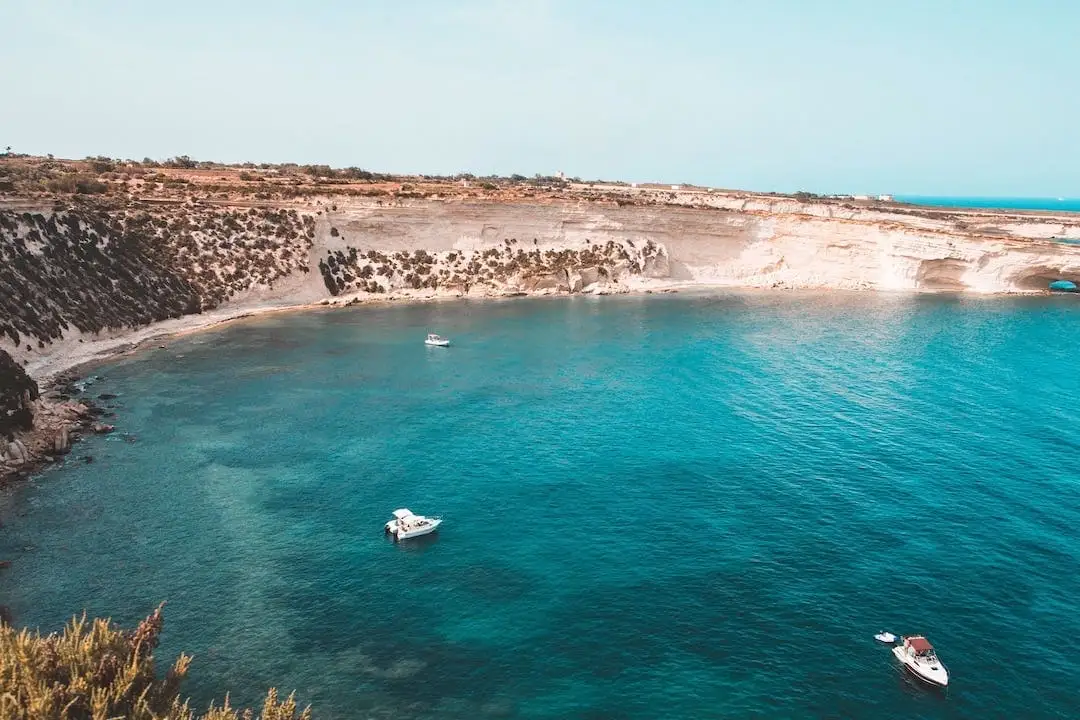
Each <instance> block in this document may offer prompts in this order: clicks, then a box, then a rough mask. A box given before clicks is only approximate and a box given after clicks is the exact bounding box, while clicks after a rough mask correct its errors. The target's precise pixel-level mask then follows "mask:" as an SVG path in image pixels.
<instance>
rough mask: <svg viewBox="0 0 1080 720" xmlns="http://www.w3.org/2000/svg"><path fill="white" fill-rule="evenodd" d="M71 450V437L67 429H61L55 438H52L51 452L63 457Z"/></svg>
mask: <svg viewBox="0 0 1080 720" xmlns="http://www.w3.org/2000/svg"><path fill="white" fill-rule="evenodd" d="M70 450H71V437H70V435H69V434H68V429H67V428H61V429H60V432H58V433H56V437H54V438H53V452H55V453H56V454H58V455H63V454H64V453H67V452H68V451H70Z"/></svg>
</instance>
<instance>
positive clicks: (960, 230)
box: [318, 193, 1080, 293]
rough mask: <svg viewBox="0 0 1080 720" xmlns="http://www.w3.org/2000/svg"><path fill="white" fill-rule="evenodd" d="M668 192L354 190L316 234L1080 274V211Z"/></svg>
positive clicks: (722, 272)
mask: <svg viewBox="0 0 1080 720" xmlns="http://www.w3.org/2000/svg"><path fill="white" fill-rule="evenodd" d="M667 200H668V204H664V205H657V204H655V203H652V204H649V203H636V202H635V200H634V196H633V195H628V196H627V197H626V198H625V199H624V200H621V201H620V202H619V203H615V202H608V203H596V202H590V203H547V204H544V203H533V204H528V203H491V202H486V203H485V202H430V201H428V202H410V203H398V204H395V205H385V206H365V205H363V204H354V205H352V206H349V207H345V208H342V209H339V210H337V211H336V212H331V213H329V214H328V216H327V218H326V221H327V222H328V223H329V224H330V225H331V226H332V227H333V228H334V229H335V231H336V232H337V233H338V235H337V236H334V237H326V238H321V239H320V241H319V243H318V244H319V245H321V246H322V247H325V248H326V252H327V253H329V254H334V253H337V252H348V248H349V247H353V248H356V249H357V250H358V252H363V251H365V250H369V251H370V250H374V251H377V252H379V253H383V254H387V253H389V254H393V253H394V252H399V251H404V252H416V251H418V250H423V251H425V252H428V253H433V252H435V253H443V256H444V257H445V256H446V254H447V253H449V252H451V251H458V252H467V253H468V252H481V253H483V252H490V251H491V250H493V249H494V250H496V251H498V252H500V253H506V252H509V253H511V254H512V255H513V256H517V255H518V253H519V252H521V251H524V252H528V251H530V250H532V249H536V248H539V249H540V250H541V251H542V252H543V251H546V250H552V251H556V252H557V251H561V250H567V249H582V248H589V247H593V248H595V247H607V246H608V244H609V243H614V244H615V245H619V246H623V247H625V248H627V249H630V248H631V247H636V248H641V247H643V246H644V245H645V244H646V243H652V244H653V245H654V246H655V247H657V248H660V249H662V251H663V254H664V256H665V258H666V261H667V262H666V263H665V265H664V267H663V268H661V267H659V266H658V267H655V268H653V269H652V270H651V271H649V272H645V273H642V274H643V275H647V276H649V277H651V278H653V279H657V278H664V279H667V280H669V281H672V282H680V283H699V284H711V285H728V286H743V287H784V288H841V289H877V290H913V291H920V290H922V291H926V290H965V291H974V292H985V293H1009V292H1036V291H1045V290H1046V288H1047V285H1048V284H1049V282H1051V281H1052V280H1055V279H1068V280H1074V281H1075V280H1080V244H1077V243H1070V242H1068V241H1067V240H1062V239H1060V238H1080V219H1076V220H1073V219H1071V218H1065V219H1061V218H1054V217H1040V216H1032V215H1019V216H1016V215H1009V214H1006V213H977V212H961V211H941V210H927V209H918V208H893V209H881V208H858V207H854V206H852V207H846V206H843V205H838V204H835V203H831V204H830V203H800V202H797V201H794V200H775V201H773V200H762V199H755V198H743V199H739V198H733V197H730V196H726V195H712V194H707V193H695V194H689V193H671V194H670V197H669V198H667ZM323 259H324V260H325V259H326V257H325V256H323ZM481 265H483V263H481ZM481 272H486V271H485V270H483V268H481Z"/></svg>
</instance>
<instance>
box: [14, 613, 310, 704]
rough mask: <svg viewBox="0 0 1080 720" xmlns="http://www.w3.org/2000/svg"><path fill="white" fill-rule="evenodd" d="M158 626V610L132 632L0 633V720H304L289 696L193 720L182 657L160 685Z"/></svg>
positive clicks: (96, 628) (76, 628) (75, 627)
mask: <svg viewBox="0 0 1080 720" xmlns="http://www.w3.org/2000/svg"><path fill="white" fill-rule="evenodd" d="M162 625H163V618H162V614H161V608H160V607H159V608H158V609H157V610H155V611H154V613H153V614H152V615H150V616H149V617H147V618H146V619H145V620H143V621H142V622H141V623H139V626H138V627H137V628H135V630H134V631H124V630H122V629H120V628H117V627H116V626H114V625H113V624H112V623H111V622H110V621H109V620H87V619H86V616H85V615H84V616H83V617H82V618H73V619H72V620H71V622H70V623H68V625H67V627H66V628H64V631H63V632H62V633H53V634H51V635H45V636H42V635H41V634H40V633H39V632H34V633H31V632H30V631H29V630H16V629H14V628H12V627H11V626H8V625H0V720H83V719H86V720H114V719H120V718H130V719H131V720H197V719H201V720H241V719H242V720H255V718H260V720H310V718H311V713H310V709H304V710H303V711H301V712H299V713H298V711H297V706H296V700H295V698H294V697H293V696H292V695H290V696H289V697H288V698H286V699H285V700H279V699H278V696H277V692H276V691H275V690H270V692H269V693H267V696H266V700H265V702H264V704H263V707H262V710H261V711H260V712H259V713H258V714H256V713H255V712H254V711H252V710H237V709H234V708H232V707H230V706H229V700H228V697H226V698H225V703H224V704H223V705H222V706H221V707H217V706H214V705H211V707H210V709H209V710H208V711H207V712H206V713H205V714H203V715H196V714H195V713H194V711H192V710H191V708H189V707H188V704H187V702H182V701H181V700H180V683H181V682H182V681H183V679H184V676H185V675H186V674H187V671H188V667H189V666H190V665H191V657H190V656H188V655H181V656H180V657H179V658H178V659H177V660H176V662H175V663H174V664H173V666H172V668H171V669H170V670H169V671H168V672H167V673H165V677H164V678H163V679H159V678H158V677H157V673H156V672H155V669H154V649H155V648H156V647H157V645H158V636H159V635H160V634H161V629H162Z"/></svg>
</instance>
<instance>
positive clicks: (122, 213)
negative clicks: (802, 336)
mask: <svg viewBox="0 0 1080 720" xmlns="http://www.w3.org/2000/svg"><path fill="white" fill-rule="evenodd" d="M589 192H591V193H594V195H595V196H593V195H588V194H585V195H582V197H580V198H578V199H577V200H574V199H573V198H571V197H569V196H568V195H567V194H566V192H565V191H560V193H561V194H559V195H558V196H557V197H546V198H544V197H540V198H536V199H530V200H517V201H510V200H497V201H496V200H490V199H466V198H460V197H458V198H448V199H441V200H440V199H436V198H430V197H429V198H426V199H416V198H402V197H398V198H394V199H388V200H386V199H382V198H378V199H376V198H370V197H354V196H349V197H338V196H329V197H322V198H320V197H311V198H301V199H296V200H293V201H284V200H277V201H273V204H271V203H270V202H269V201H247V202H246V204H245V203H241V202H235V201H232V203H231V204H230V201H226V200H217V201H214V200H210V199H205V198H204V199H202V200H200V201H196V200H195V199H192V198H189V199H188V200H186V201H179V200H167V201H166V200H161V201H150V200H133V199H131V198H128V199H126V200H121V199H113V200H96V201H90V200H78V199H77V198H76V199H73V200H72V201H70V202H65V204H64V205H63V206H53V207H40V206H33V205H31V204H29V203H28V202H27V201H23V203H22V205H17V204H16V203H13V202H9V203H8V204H7V205H6V206H3V205H0V347H4V348H8V349H9V350H10V352H11V354H12V355H13V356H14V357H15V360H16V361H17V362H23V361H26V360H28V359H32V358H34V357H35V356H37V355H38V354H40V353H48V352H50V349H51V348H52V347H55V346H57V345H58V343H61V341H62V343H69V344H70V343H72V342H79V341H81V340H82V339H83V338H84V337H85V338H88V339H94V338H99V337H101V336H102V335H108V334H112V335H123V334H124V333H126V332H128V331H129V330H130V329H132V328H137V327H142V326H146V325H147V324H150V323H154V322H155V321H159V320H164V319H167V318H175V317H179V316H182V315H187V314H191V313H202V312H205V311H207V310H209V309H212V308H216V307H218V306H221V305H228V306H229V307H233V308H244V307H248V306H252V305H253V304H255V303H257V302H261V301H265V300H266V299H267V298H272V299H273V300H274V301H276V302H277V303H279V304H295V303H306V302H314V301H316V300H319V299H321V298H326V297H335V296H348V297H349V299H350V300H351V299H353V298H363V297H368V296H370V297H376V298H378V297H387V296H408V297H417V296H433V295H475V294H482V295H491V294H496V295H497V294H517V293H558V292H561V293H575V292H596V293H607V292H624V291H627V290H630V289H642V288H648V287H660V286H663V285H665V284H667V285H672V284H710V285H727V286H749V287H780V288H843V289H880V290H916V291H917V290H963V291H975V292H1037V291H1045V290H1046V288H1047V286H1048V284H1049V283H1050V282H1052V281H1054V280H1062V279H1064V280H1072V281H1074V282H1080V243H1078V242H1069V241H1068V238H1080V222H1077V221H1076V220H1074V219H1072V218H1071V217H1068V216H1066V217H1051V216H1040V215H1033V214H1008V213H991V212H975V211H943V210H931V209H926V208H908V207H899V206H894V207H882V206H876V207H859V206H855V205H845V204H842V203H836V202H799V201H796V200H793V199H790V198H788V199H768V198H761V197H754V196H741V195H733V194H712V193H705V192H693V193H682V192H680V193H676V192H672V193H660V194H659V195H658V194H657V193H655V192H654V193H652V194H651V195H649V196H647V197H646V196H642V195H641V194H640V193H637V192H636V191H634V190H631V189H628V188H617V189H615V190H611V189H598V190H590V191H589Z"/></svg>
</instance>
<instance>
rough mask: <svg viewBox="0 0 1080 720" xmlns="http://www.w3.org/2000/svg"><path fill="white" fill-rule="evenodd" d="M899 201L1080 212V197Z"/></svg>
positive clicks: (906, 198) (899, 198)
mask: <svg viewBox="0 0 1080 720" xmlns="http://www.w3.org/2000/svg"><path fill="white" fill-rule="evenodd" d="M895 199H896V201H897V202H902V203H911V204H913V205H930V206H934V207H944V208H971V209H980V210H1046V211H1051V212H1080V198H1066V197H1048V198H1039V197H983V196H943V195H897V196H896V198H895Z"/></svg>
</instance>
